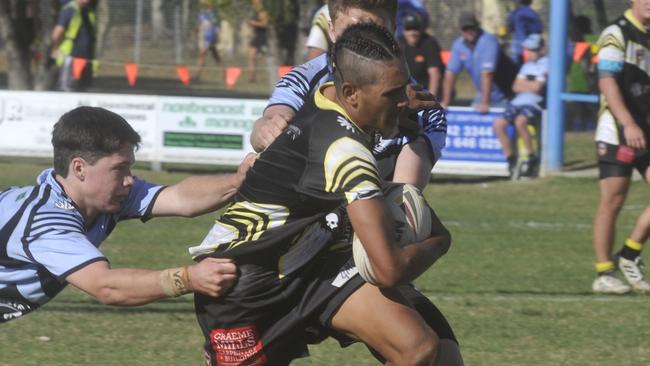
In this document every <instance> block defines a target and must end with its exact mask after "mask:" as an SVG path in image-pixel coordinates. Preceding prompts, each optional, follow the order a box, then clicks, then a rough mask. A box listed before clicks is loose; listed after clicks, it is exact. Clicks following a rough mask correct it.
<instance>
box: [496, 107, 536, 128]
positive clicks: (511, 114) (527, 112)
mask: <svg viewBox="0 0 650 366" xmlns="http://www.w3.org/2000/svg"><path fill="white" fill-rule="evenodd" d="M520 114H521V115H522V116H524V117H526V118H527V119H528V123H533V124H539V121H541V120H542V111H541V110H540V109H538V108H537V107H535V106H532V105H512V104H508V107H507V108H506V111H505V112H503V118H504V119H505V120H506V121H508V122H510V123H514V121H515V118H516V117H517V116H518V115H520Z"/></svg>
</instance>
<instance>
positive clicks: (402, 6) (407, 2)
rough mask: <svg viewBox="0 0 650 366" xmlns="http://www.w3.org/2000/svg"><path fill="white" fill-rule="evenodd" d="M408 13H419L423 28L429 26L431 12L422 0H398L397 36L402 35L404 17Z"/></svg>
mask: <svg viewBox="0 0 650 366" xmlns="http://www.w3.org/2000/svg"><path fill="white" fill-rule="evenodd" d="M407 14H417V15H419V16H420V19H421V21H422V29H427V27H428V26H429V12H428V11H427V8H426V7H425V6H424V4H422V2H421V1H420V0H398V1H397V28H396V30H395V36H396V37H401V36H402V35H403V32H404V17H405V16H406V15H407Z"/></svg>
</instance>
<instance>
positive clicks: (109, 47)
mask: <svg viewBox="0 0 650 366" xmlns="http://www.w3.org/2000/svg"><path fill="white" fill-rule="evenodd" d="M33 1H35V2H36V3H37V4H38V5H39V6H38V24H39V25H40V29H39V31H38V33H39V35H40V37H41V39H44V38H45V37H49V33H50V31H51V29H52V27H53V24H54V19H55V15H56V6H57V5H60V4H61V3H64V2H65V0H59V1H55V0H41V1H38V0H33ZM95 2H96V4H97V19H98V39H97V42H98V43H97V53H96V57H97V58H98V60H99V61H100V64H101V65H102V66H101V69H100V70H102V74H104V75H106V74H115V75H119V74H120V73H123V65H124V64H125V63H137V64H139V70H140V71H139V74H140V77H145V78H146V77H168V78H175V77H176V75H175V71H174V69H173V68H170V66H172V65H188V66H190V67H191V66H193V65H195V63H196V58H197V53H198V50H197V41H196V38H195V37H194V36H193V31H192V30H193V28H194V26H195V23H196V16H197V13H198V11H199V0H95ZM422 2H423V3H424V4H425V6H426V7H427V9H428V10H429V13H430V15H431V17H430V18H431V21H430V25H429V32H430V33H431V34H432V35H434V36H435V37H436V38H437V39H438V41H439V43H440V45H441V47H442V48H443V49H448V48H449V47H450V46H451V43H452V42H453V40H454V39H455V38H456V37H458V35H459V30H458V27H457V19H458V16H459V15H460V13H461V12H462V11H465V10H472V11H474V12H476V14H477V15H478V18H479V19H480V21H481V23H482V25H483V27H484V28H485V29H486V30H487V31H489V32H493V33H499V29H500V28H501V27H502V26H504V25H505V24H506V20H507V16H508V14H509V12H510V11H511V10H513V9H514V8H515V6H516V5H517V3H518V1H514V0H472V1H467V2H460V1H457V0H424V1H422ZM318 3H319V1H318V0H300V1H299V4H300V16H299V18H298V29H299V30H300V31H299V35H298V37H297V40H296V43H297V47H296V53H295V57H294V60H295V62H294V63H296V64H297V63H301V62H302V61H303V59H304V56H305V48H304V46H303V44H304V37H305V33H306V30H307V29H308V28H309V25H310V21H311V20H310V14H312V13H313V10H314V9H315V8H316V7H317V6H318V5H319V4H318ZM549 3H550V0H537V1H535V2H534V3H533V7H534V8H535V9H536V10H537V11H538V13H539V14H540V15H541V17H542V19H543V21H544V24H545V25H547V24H548V19H547V18H548V6H549ZM596 3H600V4H602V8H603V10H604V14H605V15H606V19H600V18H599V17H598V13H597V11H596V9H597V7H596V6H594V4H596ZM234 4H235V6H234V7H232V8H231V11H230V12H229V13H228V14H222V16H221V19H222V21H221V35H220V41H219V44H218V49H219V51H220V54H221V55H222V58H223V63H221V64H219V65H216V64H215V63H214V62H213V61H212V60H210V59H208V62H207V65H208V67H209V68H212V70H213V74H217V75H219V76H218V77H217V78H220V77H221V75H222V73H221V71H222V70H223V69H224V68H225V67H228V66H236V67H240V68H242V70H243V71H244V73H245V72H246V68H247V62H246V53H247V52H248V40H249V38H250V35H251V30H250V28H249V27H248V26H247V22H246V20H247V19H248V17H249V16H250V14H251V6H250V1H248V0H246V1H234ZM626 7H627V2H626V1H622V0H600V1H598V0H573V1H572V10H573V13H574V14H576V15H577V14H582V15H586V16H587V18H588V19H590V20H591V24H592V31H593V32H594V33H595V34H597V33H598V32H600V30H601V29H602V27H603V25H604V24H603V21H611V20H612V19H614V18H615V17H617V16H619V15H620V14H621V13H622V12H623V11H624V10H625V8H626ZM601 18H602V17H601ZM546 29H547V31H548V28H547V27H546ZM503 40H504V41H507V38H505V37H504V38H503ZM259 64H260V65H261V66H262V67H276V66H277V65H274V66H267V60H265V59H262V60H260V61H259ZM268 74H269V75H273V70H270V72H269V73H268ZM269 78H271V77H269ZM272 84H273V80H269V83H261V85H257V88H258V89H261V90H262V91H264V92H268V90H266V89H270V87H271V85H272ZM251 87H252V86H251Z"/></svg>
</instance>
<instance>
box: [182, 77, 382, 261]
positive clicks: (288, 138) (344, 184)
mask: <svg viewBox="0 0 650 366" xmlns="http://www.w3.org/2000/svg"><path fill="white" fill-rule="evenodd" d="M332 85H333V84H332V83H328V84H325V85H323V86H322V87H321V88H320V89H318V90H317V92H316V93H315V94H314V96H313V98H310V100H309V103H307V104H305V106H304V107H303V108H302V109H301V110H300V112H299V113H298V114H297V115H296V117H295V120H294V122H293V123H292V124H291V125H290V126H289V127H288V128H287V129H286V130H285V131H284V133H283V134H281V135H280V136H279V137H278V138H277V139H276V140H275V141H274V142H273V143H272V144H271V145H270V146H269V147H268V148H267V149H266V150H265V151H264V152H263V153H261V154H260V156H259V157H258V159H257V161H256V162H255V165H254V166H253V167H252V168H251V169H250V170H249V172H248V174H247V176H246V180H245V181H244V183H243V185H242V187H241V188H240V190H239V192H238V193H237V195H236V197H235V200H234V202H233V203H232V204H231V205H230V206H229V207H228V209H227V210H226V211H225V213H224V214H223V215H222V216H221V217H220V218H219V219H218V220H217V222H216V223H215V225H214V227H213V228H212V230H210V232H209V233H208V235H207V236H206V237H205V239H204V240H203V242H202V243H201V245H199V246H196V247H192V248H190V253H191V254H192V255H193V256H194V257H195V258H196V257H200V256H205V255H212V256H219V257H230V258H242V257H246V256H248V255H253V254H254V255H256V256H257V255H267V256H271V257H276V259H278V260H279V261H280V262H282V263H281V264H280V265H281V266H286V267H291V268H295V267H296V266H295V263H287V261H288V260H289V259H288V258H291V260H290V261H292V262H295V261H298V262H300V263H301V264H304V262H306V261H307V260H308V259H309V258H310V257H313V256H314V255H315V254H316V252H317V251H318V250H319V248H300V253H301V254H300V255H295V252H296V250H297V249H296V248H293V245H294V244H295V243H296V242H298V239H299V238H300V237H301V236H304V235H314V233H307V232H306V229H307V227H308V226H310V224H313V223H315V222H316V221H319V220H323V219H324V218H325V216H327V215H328V214H329V213H330V212H332V211H333V210H336V209H337V208H339V207H341V206H344V205H347V204H349V203H351V202H353V201H355V200H359V199H367V198H371V197H375V196H378V195H381V190H380V186H381V182H380V178H379V173H378V169H377V163H376V161H375V158H374V157H373V154H372V151H371V147H372V142H373V141H371V140H373V136H371V135H369V134H367V133H365V132H364V131H363V130H361V129H360V128H359V127H358V126H356V125H355V123H354V122H353V121H352V120H351V119H350V118H349V117H348V115H347V114H346V113H345V111H344V110H343V109H342V108H341V107H340V106H338V105H337V104H336V103H334V102H332V101H330V100H328V99H327V98H325V97H324V96H323V94H322V90H323V88H325V87H328V86H332ZM323 221H325V220H323ZM329 224H331V225H329V226H330V229H333V228H335V227H336V226H337V225H339V223H336V222H332V223H329ZM340 224H342V223H340ZM303 239H304V238H303ZM315 241H317V240H315ZM300 242H301V243H305V242H309V241H305V240H300ZM314 245H316V244H314ZM301 246H304V244H301ZM290 251H291V252H292V255H290V256H287V255H286V254H287V253H288V252H290Z"/></svg>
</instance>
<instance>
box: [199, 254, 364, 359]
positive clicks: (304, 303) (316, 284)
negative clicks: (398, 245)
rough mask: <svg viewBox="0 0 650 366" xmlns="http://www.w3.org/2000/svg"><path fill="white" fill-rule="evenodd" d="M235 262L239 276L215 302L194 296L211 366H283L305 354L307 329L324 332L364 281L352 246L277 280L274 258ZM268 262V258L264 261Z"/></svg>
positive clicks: (319, 257)
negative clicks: (357, 272)
mask: <svg viewBox="0 0 650 366" xmlns="http://www.w3.org/2000/svg"><path fill="white" fill-rule="evenodd" d="M258 257H261V258H259V259H257V260H247V261H238V268H239V271H240V277H239V280H238V282H237V284H236V285H235V287H234V288H233V289H232V290H231V292H230V293H229V294H228V295H226V296H223V297H221V298H218V299H214V298H211V297H207V296H204V295H200V294H196V295H195V297H194V303H195V310H196V314H197V319H198V322H199V326H200V327H201V330H202V332H203V335H204V336H205V339H206V342H205V355H206V359H207V360H208V363H207V364H209V365H213V366H216V365H217V364H218V365H220V366H223V365H235V364H237V365H238V364H241V363H243V364H246V365H262V364H270V365H283V364H289V363H290V362H291V360H293V359H295V358H299V357H304V356H307V355H308V352H307V344H308V343H310V342H309V337H307V336H306V329H307V328H310V327H313V328H316V329H325V328H326V327H328V326H329V323H330V320H331V318H332V317H333V315H334V314H335V313H336V311H337V310H338V308H339V307H340V305H341V304H343V302H344V301H345V300H346V299H347V298H348V297H349V296H350V295H351V294H352V293H353V292H354V291H356V290H357V289H358V288H359V287H360V286H361V285H363V283H364V281H363V279H361V277H360V276H359V275H357V274H356V268H354V262H353V260H352V252H351V248H350V246H346V247H345V248H343V249H340V250H336V251H327V249H326V252H324V253H321V255H319V256H318V257H316V258H314V259H313V260H312V261H311V262H310V263H308V264H307V265H305V266H304V267H303V268H301V269H300V270H298V271H297V272H295V273H292V274H290V275H288V276H285V277H281V276H280V274H279V273H278V271H277V268H276V267H277V260H276V258H270V259H269V258H264V257H265V256H264V255H260V256H258ZM267 257H268V256H267Z"/></svg>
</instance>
